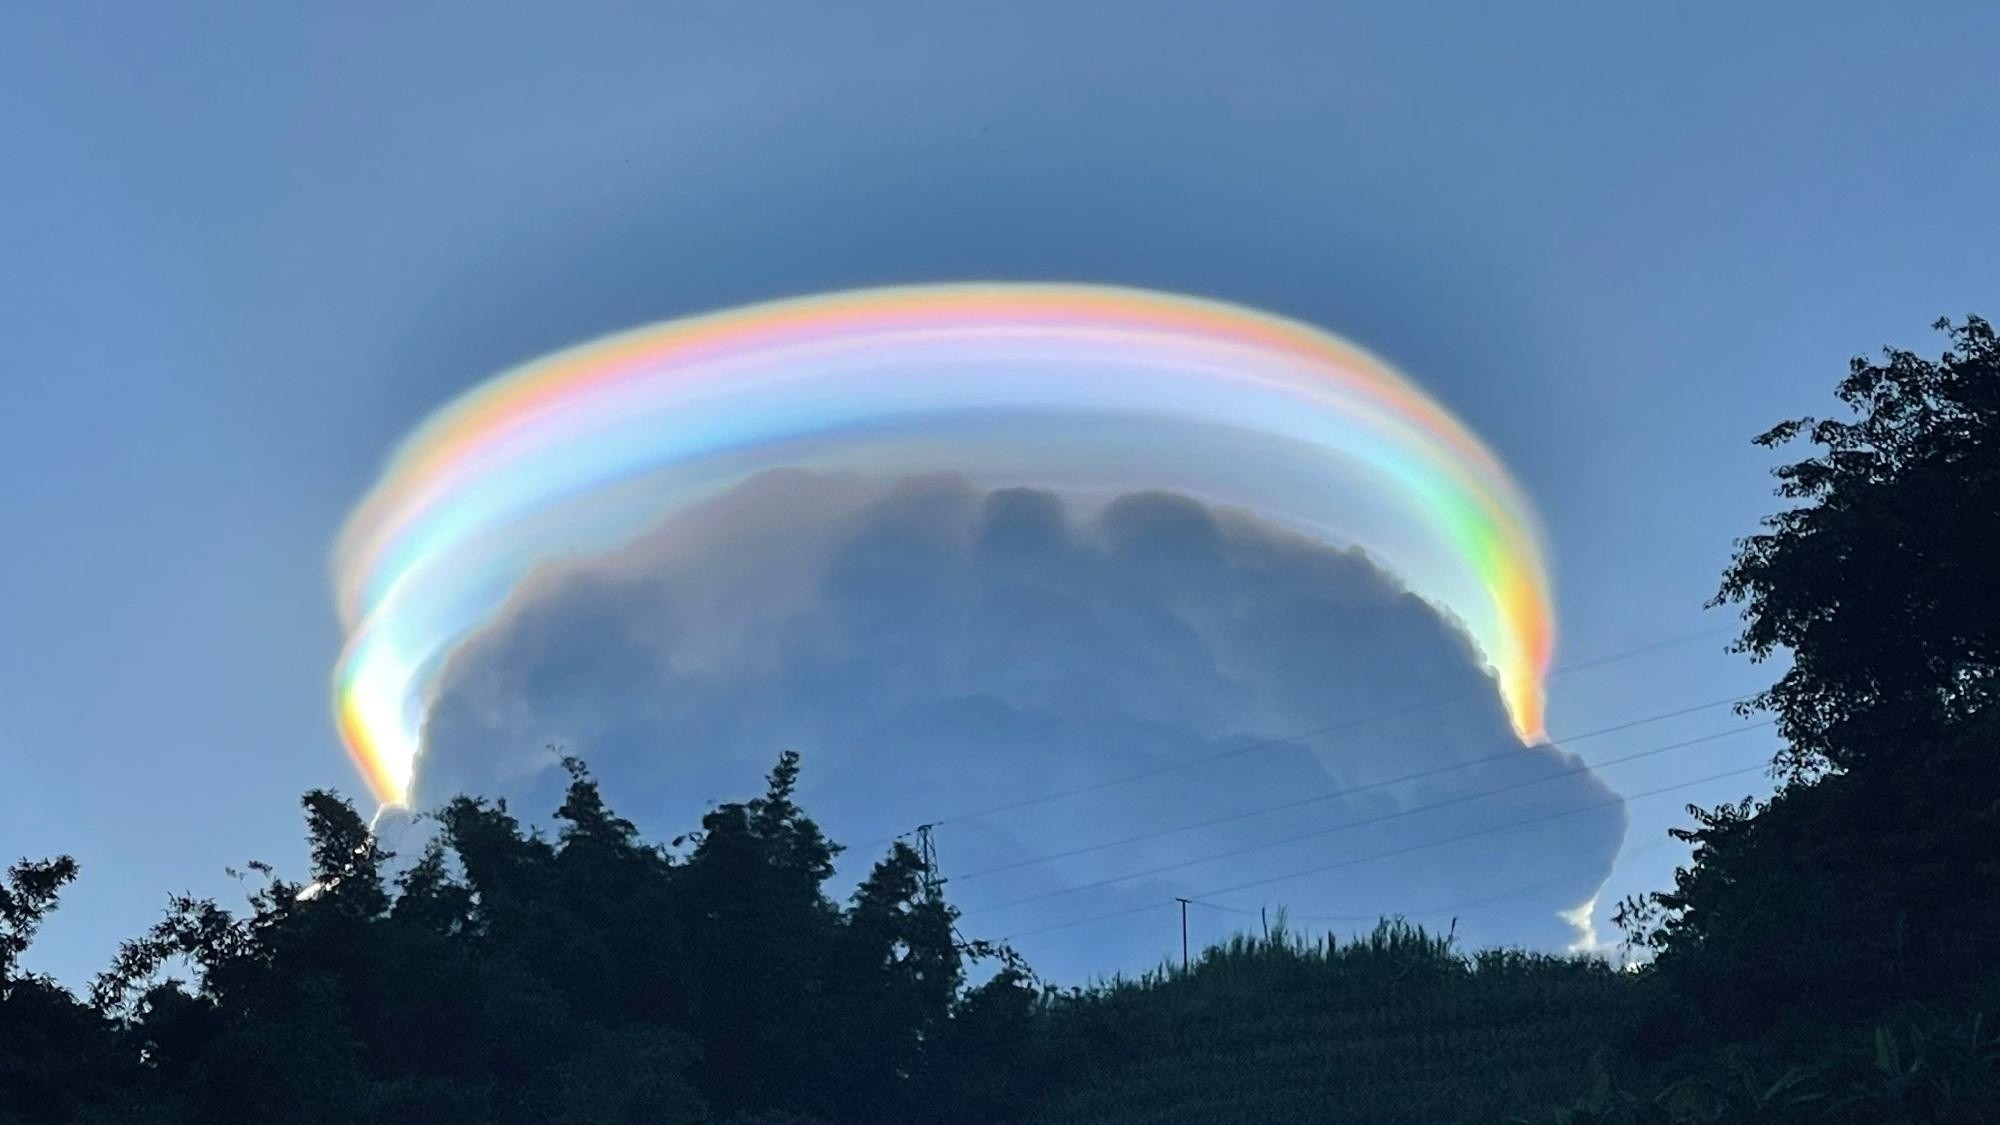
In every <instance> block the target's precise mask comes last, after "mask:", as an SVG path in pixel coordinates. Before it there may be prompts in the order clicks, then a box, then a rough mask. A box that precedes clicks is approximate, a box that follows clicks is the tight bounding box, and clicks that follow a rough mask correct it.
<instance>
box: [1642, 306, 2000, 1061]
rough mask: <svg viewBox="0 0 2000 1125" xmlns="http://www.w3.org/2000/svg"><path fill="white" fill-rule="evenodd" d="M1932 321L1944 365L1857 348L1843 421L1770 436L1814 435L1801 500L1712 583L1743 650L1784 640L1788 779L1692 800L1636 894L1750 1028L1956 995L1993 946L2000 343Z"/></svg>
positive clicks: (1780, 761)
mask: <svg viewBox="0 0 2000 1125" xmlns="http://www.w3.org/2000/svg"><path fill="white" fill-rule="evenodd" d="M1937 327H1938V328H1940V329H1942V330H1944V331H1945V332H1947V334H1948V335H1949V337H1950V340H1951V346H1950V348H1949V349H1947V350H1946V351H1945V353H1944V354H1943V355H1942V356H1941V357H1940V358H1938V359H1937V360H1935V361H1933V360H1927V359H1924V358H1922V357H1920V356H1918V355H1916V354H1914V353H1911V352H1908V351H1902V350H1894V349H1892V350H1890V351H1888V352H1886V353H1885V356H1884V358H1883V360H1882V361H1881V362H1870V361H1867V360H1862V359H1856V360H1855V361H1853V363H1852V365H1851V366H1850V369H1849V372H1848V375H1847V377H1846V379H1844V380H1843V381H1842V382H1841V383H1840V385H1839V392H1838V393H1839V396H1840V399H1841V401H1842V402H1844V403H1845V404H1846V405H1847V406H1848V407H1849V408H1850V410H1851V412H1852V414H1853V417H1852V419H1851V420H1848V421H1830V420H1815V419H1811V418H1804V419H1798V420H1794V421H1790V422H1786V423H1783V424H1782V425H1779V426H1777V427H1775V428H1773V429H1772V430H1770V431H1769V432H1767V433H1765V434H1764V435H1762V436H1761V437H1759V438H1758V439H1757V441H1758V442H1759V443H1760V444H1763V445H1767V446H1778V445H1783V444H1785V443H1788V442H1791V441H1794V440H1798V439H1802V438H1803V439H1805V440H1809V441H1810V442H1812V443H1813V444H1814V445H1816V446H1817V447H1818V449H1817V452H1816V454H1815V455H1814V456H1812V457H1808V458H1806V459H1805V460H1802V461H1798V462H1794V463H1792V464H1788V465H1785V466H1782V467H1781V468H1779V469H1778V470H1776V472H1777V476H1778V479H1779V482H1780V483H1779V489H1778V492H1779V495H1780V496H1782V497H1784V498H1786V499H1788V500H1792V501H1796V502H1797V503H1796V504H1795V506H1793V507H1790V508H1788V509H1786V510H1784V511H1782V512H1779V513H1778V514H1776V515H1774V516H1771V517H1769V518H1768V519H1766V520H1765V521H1764V528H1765V530H1764V531H1763V532H1761V533H1760V534H1757V535H1754V536H1752V537H1750V538H1748V539H1746V540H1744V541H1742V542H1741V543H1740V544H1739V549H1738V552H1737V555H1736V558H1735V560H1734V562H1733V563H1732V564H1731V565H1730V567H1729V569H1728V571H1727V572H1726V573H1725V575H1724V577H1723V583H1722V589H1721V592H1720V594H1719V595H1718V596H1717V599H1716V600H1717V602H1718V603H1737V604H1740V605H1741V606H1742V607H1743V616H1744V631H1743V635H1742V638H1741V640H1740V641H1739V642H1738V646H1737V647H1738V648H1739V650H1741V651H1745V652H1748V653H1749V654H1750V655H1751V656H1752V657H1754V658H1756V659H1759V660H1762V659H1765V658H1768V657H1771V656H1774V655H1783V656H1784V657H1787V658H1788V659H1789V665H1788V667H1787V668H1786V670H1785V672H1784V674H1783V676H1781V677H1780V678H1779V679H1778V681H1777V682H1776V683H1775V684H1774V685H1772V687H1771V688H1770V689H1769V690H1767V691H1765V692H1764V693H1762V694H1761V695H1760V696H1758V697H1757V699H1756V700H1755V701H1754V702H1753V704H1752V707H1754V708H1756V709H1761V710H1765V711H1768V712H1770V713H1771V714H1773V715H1774V716H1775V717H1776V719H1777V722H1778V728H1779V731H1780V732H1781V733H1782V735H1783V736H1784V739H1785V745H1784V748H1783V749H1782V750H1781V751H1780V753H1779V755H1778V757H1777V759H1776V760H1775V761H1774V763H1773V766H1774V768H1775V769H1776V771H1777V772H1778V774H1779V775H1780V776H1781V777H1782V778H1783V779H1784V780H1785V782H1786V784H1785V786H1784V788H1783V789H1782V790H1781V791H1780V792H1779V793H1778V794H1777V796H1775V797H1773V798H1772V799H1770V800H1769V801H1764V802H1753V801H1745V802H1742V803H1741V804H1737V805H1724V806H1721V807H1719V808H1716V809H1713V810H1702V809H1690V810H1689V811H1690V812H1691V813H1692V814H1693V815H1694V817H1695V820H1696V825H1695V827H1693V828H1691V829H1685V830H1676V831H1675V832H1674V833H1673V834H1674V835H1675V836H1677V837H1679V838H1680V839H1682V840H1684V841H1687V842H1689V843H1692V844H1693V845H1694V846H1695V848H1694V854H1693V863H1692V864H1691V865H1690V866H1689V867H1686V868H1683V869H1682V870H1680V871H1679V872H1678V873H1677V874H1676V878H1675V886H1674V887H1673V889H1672V890H1670V891H1667V892H1664V893H1661V894H1657V895H1653V896H1649V898H1647V899H1645V900H1637V901H1628V902H1627V903H1626V905H1625V909H1624V910H1623V912H1622V916H1621V922H1622V923H1623V924H1625V925H1626V926H1627V928H1628V930H1630V931H1636V932H1637V934H1638V936H1639V937H1640V939H1641V940H1642V941H1643V942H1644V943H1646V944H1648V945H1650V946H1652V947H1653V948H1655V949H1657V950H1659V951H1660V954H1661V958H1660V960H1661V968H1662V969H1663V970H1666V971H1669V972H1671V973H1674V974H1677V975H1678V976H1679V977H1680V979H1681V980H1682V982H1683V984H1684V985H1686V986H1687V987H1689V988H1690V989H1692V990H1693V991H1694V992H1695V993H1696V994H1698V995H1700V996H1702V997H1703V998H1704V999H1705V1001H1706V1002H1707V1003H1709V1004H1710V1005H1711V1007H1712V1008H1713V1009H1714V1010H1716V1011H1718V1012H1726V1013H1727V1014H1728V1015H1729V1016H1730V1017H1731V1018H1735V1019H1740V1020H1743V1021H1746V1022H1748V1023H1750V1024H1755V1023H1757V1022H1758V1021H1761V1020H1766V1019H1769V1018H1772V1017H1773V1016H1774V1015H1775V1014H1776V1013H1778V1012H1779V1011H1781V1010H1784V1009H1787V1008H1797V1007H1800V1006H1805V1007H1809V1008H1817V1009H1824V1010H1829V1011H1832V1010H1838V1012H1841V1013H1845V1014H1848V1015H1852V1014H1855V1013H1859V1012H1865V1011H1869V1010H1873V1009H1875V1008H1878V1007H1879V1006H1880V1005H1881V1004H1883V1003H1884V1002H1886V1000H1887V999H1888V998H1889V997H1891V996H1895V995H1918V996H1933V995H1940V994H1948V993H1951V992H1953V991H1954V990H1956V989H1959V988H1961V987H1962V984H1963V980H1964V979H1965V976H1966V973H1967V967H1968V966H1969V965H1978V964H1984V963H1990V962H1991V961H1992V959H1994V958H1995V957H2000V931H1996V928H1995V927H1994V925H1993V924H1992V921H1991V920H1992V919H1993V918H1995V917H1996V915H1997V914H2000V708H1996V706H1995V703H1996V694H1995V693H1996V679H1995V677H1996V672H2000V597H1996V593H1995V588H1996V583H1995V578H1996V576H2000V344H1997V343H1996V341H1995V338H1994V333H1993V329H1992V328H1991V326H1990V325H1988V324H1987V322H1985V321H1983V320H1980V319H1977V318H1969V319H1967V320H1966V321H1965V322H1964V323H1963V324H1960V325H1956V326H1954V325H1952V324H1950V323H1949V322H1947V321H1940V322H1938V324H1937ZM1749 965H1755V966H1756V971H1755V972H1754V973H1746V972H1745V966H1749Z"/></svg>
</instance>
